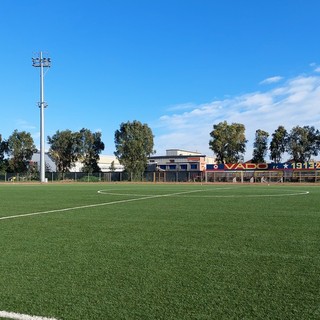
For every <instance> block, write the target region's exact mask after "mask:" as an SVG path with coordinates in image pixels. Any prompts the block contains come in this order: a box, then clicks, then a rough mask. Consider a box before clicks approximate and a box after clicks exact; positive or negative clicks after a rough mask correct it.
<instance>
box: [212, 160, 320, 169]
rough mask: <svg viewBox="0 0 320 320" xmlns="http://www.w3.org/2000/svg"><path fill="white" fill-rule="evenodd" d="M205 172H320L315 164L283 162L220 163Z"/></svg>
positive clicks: (316, 163) (319, 163) (318, 162)
mask: <svg viewBox="0 0 320 320" xmlns="http://www.w3.org/2000/svg"><path fill="white" fill-rule="evenodd" d="M207 170H208V171H211V170H224V171H225V170H269V171H270V170H320V161H317V162H285V163H229V164H228V163H220V164H207Z"/></svg>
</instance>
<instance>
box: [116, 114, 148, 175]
mask: <svg viewBox="0 0 320 320" xmlns="http://www.w3.org/2000/svg"><path fill="white" fill-rule="evenodd" d="M114 142H115V148H116V151H115V152H114V154H115V156H116V157H117V158H118V160H119V162H120V163H121V164H123V165H124V167H125V169H126V170H127V171H128V173H129V174H130V176H131V180H141V179H142V175H143V172H144V170H145V168H146V166H147V161H148V156H150V155H151V154H153V153H154V150H153V134H152V131H151V129H150V128H149V127H148V125H147V124H142V123H141V122H139V121H136V120H135V121H133V122H129V121H128V122H127V123H121V125H120V129H119V130H117V131H116V132H115V136H114Z"/></svg>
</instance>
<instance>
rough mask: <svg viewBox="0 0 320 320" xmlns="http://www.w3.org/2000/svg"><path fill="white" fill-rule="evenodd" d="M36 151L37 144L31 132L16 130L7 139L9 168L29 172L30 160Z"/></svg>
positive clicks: (13, 170) (19, 171)
mask: <svg viewBox="0 0 320 320" xmlns="http://www.w3.org/2000/svg"><path fill="white" fill-rule="evenodd" d="M36 151H37V149H36V146H35V145H34V142H33V139H32V136H31V134H30V133H29V132H25V131H21V132H18V130H14V132H13V133H12V135H11V136H10V137H9V138H8V141H7V154H8V157H9V159H8V170H9V171H11V172H17V173H25V172H27V171H28V168H29V161H30V160H31V158H32V155H33V153H34V152H36Z"/></svg>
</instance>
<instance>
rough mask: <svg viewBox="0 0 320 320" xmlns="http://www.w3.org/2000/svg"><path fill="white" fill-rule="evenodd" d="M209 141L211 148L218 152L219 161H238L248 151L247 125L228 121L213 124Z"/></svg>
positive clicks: (217, 158)
mask: <svg viewBox="0 0 320 320" xmlns="http://www.w3.org/2000/svg"><path fill="white" fill-rule="evenodd" d="M210 136H211V137H212V139H211V140H210V141H209V147H210V149H211V150H212V151H213V152H214V153H215V154H216V160H217V162H218V163H237V162H239V161H240V160H243V153H244V152H245V151H246V143H247V140H246V137H245V126H244V125H243V124H241V123H232V124H231V125H229V124H228V123H227V121H224V122H220V123H218V124H216V125H214V126H213V131H211V133H210Z"/></svg>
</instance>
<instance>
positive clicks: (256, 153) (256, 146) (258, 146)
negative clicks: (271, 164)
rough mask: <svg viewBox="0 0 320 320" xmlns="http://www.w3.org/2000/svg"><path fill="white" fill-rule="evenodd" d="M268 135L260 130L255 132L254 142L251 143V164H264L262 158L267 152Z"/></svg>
mask: <svg viewBox="0 0 320 320" xmlns="http://www.w3.org/2000/svg"><path fill="white" fill-rule="evenodd" d="M268 137H269V133H268V132H266V131H263V130H261V129H258V130H256V135H255V141H254V143H253V158H252V162H253V163H262V162H265V160H264V157H265V156H266V154H267V150H268Z"/></svg>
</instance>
